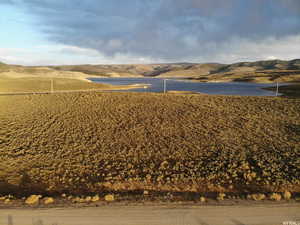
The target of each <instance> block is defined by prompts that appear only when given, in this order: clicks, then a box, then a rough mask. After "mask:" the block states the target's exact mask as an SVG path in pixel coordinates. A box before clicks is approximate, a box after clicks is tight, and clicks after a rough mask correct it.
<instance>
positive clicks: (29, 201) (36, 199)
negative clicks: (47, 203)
mask: <svg viewBox="0 0 300 225" xmlns="http://www.w3.org/2000/svg"><path fill="white" fill-rule="evenodd" d="M41 197H42V196H41V195H30V196H29V197H28V198H27V199H26V200H25V203H26V204H28V205H34V204H38V203H39V200H40V198H41Z"/></svg>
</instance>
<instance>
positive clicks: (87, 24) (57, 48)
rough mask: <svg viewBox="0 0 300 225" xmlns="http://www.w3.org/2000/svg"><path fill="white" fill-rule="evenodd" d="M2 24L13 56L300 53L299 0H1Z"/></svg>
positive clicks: (236, 57)
mask: <svg viewBox="0 0 300 225" xmlns="http://www.w3.org/2000/svg"><path fill="white" fill-rule="evenodd" d="M0 28H1V32H0V61H1V62H5V63H9V64H21V65H62V64H126V63H136V64H143V63H173V62H195V63H206V62H219V63H234V62H240V61H257V60H272V59H282V60H291V59H295V58H300V0H109V1H108V0H0Z"/></svg>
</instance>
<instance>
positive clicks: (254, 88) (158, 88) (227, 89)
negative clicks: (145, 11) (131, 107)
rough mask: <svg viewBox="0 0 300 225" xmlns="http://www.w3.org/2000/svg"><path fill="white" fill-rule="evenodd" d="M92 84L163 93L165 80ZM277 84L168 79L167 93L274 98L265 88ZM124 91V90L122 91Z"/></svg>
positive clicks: (112, 80)
mask: <svg viewBox="0 0 300 225" xmlns="http://www.w3.org/2000/svg"><path fill="white" fill-rule="evenodd" d="M89 80H91V81H92V82H96V83H104V84H111V85H130V84H149V85H150V86H149V87H148V88H146V89H145V88H136V89H131V90H128V91H134V92H163V91H164V79H160V78H89ZM275 85H276V84H257V83H246V82H230V83H201V82H192V81H187V80H180V79H167V80H166V89H167V91H193V92H200V93H206V94H214V95H240V96H274V95H275V92H273V91H267V90H263V89H262V88H264V87H271V86H275ZM122 91H124V90H122Z"/></svg>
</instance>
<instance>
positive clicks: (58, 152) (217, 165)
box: [0, 93, 300, 196]
mask: <svg viewBox="0 0 300 225" xmlns="http://www.w3.org/2000/svg"><path fill="white" fill-rule="evenodd" d="M0 107H1V108H0V162H1V163H0V195H1V194H2V195H5V194H14V195H18V196H24V195H30V194H42V195H43V194H45V193H46V194H48V195H55V194H62V193H67V194H87V193H90V194H92V193H101V192H106V193H107V192H110V193H116V192H128V191H146V192H147V193H148V191H173V192H195V193H207V192H218V193H228V192H231V193H237V194H238V193H271V192H276V193H277V192H282V193H283V192H284V191H289V192H292V193H294V192H300V157H299V156H300V100H299V99H288V98H274V97H234V96H207V95H194V94H185V95H184V94H182V95H174V94H165V95H164V94H154V93H153V94H150V93H147V94H143V93H68V94H52V95H30V96H0Z"/></svg>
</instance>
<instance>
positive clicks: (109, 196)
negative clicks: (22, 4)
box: [104, 195, 115, 202]
mask: <svg viewBox="0 0 300 225" xmlns="http://www.w3.org/2000/svg"><path fill="white" fill-rule="evenodd" d="M104 200H105V201H107V202H113V201H114V200H115V196H113V195H105V196H104Z"/></svg>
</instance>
